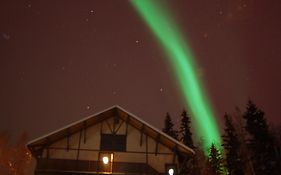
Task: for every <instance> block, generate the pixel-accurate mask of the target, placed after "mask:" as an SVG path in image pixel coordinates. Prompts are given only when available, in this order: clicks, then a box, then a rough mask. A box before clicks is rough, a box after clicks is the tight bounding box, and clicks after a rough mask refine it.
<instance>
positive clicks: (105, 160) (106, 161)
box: [102, 156, 109, 165]
mask: <svg viewBox="0 0 281 175" xmlns="http://www.w3.org/2000/svg"><path fill="white" fill-rule="evenodd" d="M102 162H103V164H105V165H107V164H108V162H109V158H108V157H107V156H104V157H103V158H102Z"/></svg>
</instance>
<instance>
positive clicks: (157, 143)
mask: <svg viewBox="0 0 281 175" xmlns="http://www.w3.org/2000/svg"><path fill="white" fill-rule="evenodd" d="M155 141H156V146H155V156H157V154H158V145H159V141H160V134H158V135H157V137H156V139H155Z"/></svg>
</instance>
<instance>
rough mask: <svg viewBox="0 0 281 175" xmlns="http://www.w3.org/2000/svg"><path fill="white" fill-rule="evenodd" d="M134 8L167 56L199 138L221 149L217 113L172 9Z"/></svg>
mask: <svg viewBox="0 0 281 175" xmlns="http://www.w3.org/2000/svg"><path fill="white" fill-rule="evenodd" d="M131 3H132V5H133V6H134V7H135V9H136V10H137V11H138V13H139V14H140V16H141V17H142V18H143V20H144V21H145V22H146V24H147V25H148V27H149V28H150V29H151V31H152V32H153V34H154V35H155V37H156V38H157V40H158V41H159V43H160V45H161V46H162V48H163V49H164V51H165V53H166V54H167V59H168V61H169V63H170V64H171V66H172V69H173V71H174V74H175V76H176V79H177V81H178V84H179V85H180V89H181V92H182V94H183V96H184V101H185V103H186V104H187V105H188V107H189V109H190V112H191V114H192V122H193V126H194V129H195V131H196V133H195V135H196V137H197V138H198V139H201V138H203V144H204V145H203V146H204V149H205V151H206V153H207V148H209V147H210V146H211V144H212V143H214V144H216V145H217V146H218V147H221V139H220V133H219V129H218V126H217V123H216V119H215V117H214V113H213V111H212V109H211V106H210V104H209V102H208V98H207V96H206V93H205V92H204V89H203V87H202V85H201V84H202V83H201V82H200V79H199V77H198V75H197V71H196V70H197V69H196V63H195V61H194V56H193V54H192V51H191V48H190V47H189V46H188V43H187V41H185V39H184V37H183V35H182V34H181V32H180V30H179V29H178V28H177V25H176V23H175V22H174V21H173V18H172V15H171V13H169V10H168V9H166V8H164V7H163V6H161V4H159V3H157V1H151V0H131Z"/></svg>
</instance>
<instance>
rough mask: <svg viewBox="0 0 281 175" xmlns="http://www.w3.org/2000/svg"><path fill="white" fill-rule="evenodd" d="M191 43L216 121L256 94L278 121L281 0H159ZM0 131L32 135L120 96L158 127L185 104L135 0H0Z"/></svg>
mask: <svg viewBox="0 0 281 175" xmlns="http://www.w3.org/2000/svg"><path fill="white" fill-rule="evenodd" d="M158 1H159V3H161V4H163V5H165V6H167V7H168V8H169V9H170V10H171V13H172V14H173V15H174V16H173V17H174V19H175V21H177V24H178V28H180V30H181V31H182V32H183V34H184V37H185V39H186V40H188V42H189V44H190V46H191V47H192V50H193V53H194V55H195V58H196V61H197V64H198V68H197V71H198V75H199V77H200V78H201V79H202V82H203V83H204V87H205V89H206V91H207V92H208V95H209V98H210V101H211V103H212V106H213V108H214V111H215V114H216V117H217V119H218V120H219V121H220V122H221V123H222V120H221V119H222V116H223V115H224V113H225V112H228V113H233V112H234V111H235V110H234V109H235V106H238V107H240V108H241V110H244V109H245V105H246V102H247V100H248V99H252V100H253V101H254V102H255V103H256V104H257V105H258V106H259V107H261V108H262V109H263V110H264V111H265V112H266V117H267V119H268V121H269V123H271V124H274V125H278V124H280V123H281V116H280V115H281V105H280V104H281V103H280V100H281V78H280V77H281V54H280V46H281V44H280V41H281V10H280V8H281V4H280V2H279V1H278V0H266V1H265V0H158ZM0 78H1V79H0V80H1V86H0V130H7V131H9V132H10V133H11V134H12V135H17V134H19V133H20V132H22V131H27V132H28V133H29V135H30V137H32V138H34V137H37V136H40V135H42V134H45V133H47V132H49V131H52V130H55V129H57V128H60V127H62V126H65V125H67V124H69V123H71V122H73V121H76V120H79V119H81V118H83V117H85V116H88V115H90V114H93V113H96V112H99V111H100V110H103V109H105V108H108V107H111V106H113V105H115V104H118V105H120V106H121V107H123V108H125V109H127V110H128V111H130V112H132V113H134V114H136V115H137V116H139V117H141V118H143V119H144V120H145V121H147V122H149V123H151V124H152V125H154V126H156V127H159V128H161V127H162V126H163V119H164V116H165V113H166V112H170V113H171V115H172V117H173V119H174V121H175V122H177V121H178V119H179V115H180V113H181V111H182V110H183V109H184V108H186V107H185V106H184V102H183V100H182V95H181V92H180V88H179V87H178V85H177V81H176V78H175V76H174V72H173V70H172V69H171V66H170V65H169V63H168V61H167V56H166V55H165V53H164V51H163V49H162V48H161V46H160V45H159V43H158V41H157V40H156V39H155V37H154V36H153V34H152V32H151V31H150V29H149V28H148V27H147V26H146V24H145V23H144V21H143V20H142V19H141V17H140V16H139V15H138V14H137V12H136V11H135V10H134V8H133V7H132V5H131V4H130V2H129V0H83V1H77V0H58V1H50V0H29V1H27V0H1V3H0Z"/></svg>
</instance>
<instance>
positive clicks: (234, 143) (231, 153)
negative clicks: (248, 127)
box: [223, 114, 244, 175]
mask: <svg viewBox="0 0 281 175" xmlns="http://www.w3.org/2000/svg"><path fill="white" fill-rule="evenodd" d="M224 118H225V129H224V131H225V134H224V135H223V147H224V148H225V152H226V166H227V168H228V171H229V174H230V175H243V174H244V172H243V162H242V158H241V155H240V142H239V140H238V136H237V133H236V130H235V128H234V126H233V123H232V119H231V117H230V116H228V115H227V114H225V116H224Z"/></svg>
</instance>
